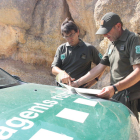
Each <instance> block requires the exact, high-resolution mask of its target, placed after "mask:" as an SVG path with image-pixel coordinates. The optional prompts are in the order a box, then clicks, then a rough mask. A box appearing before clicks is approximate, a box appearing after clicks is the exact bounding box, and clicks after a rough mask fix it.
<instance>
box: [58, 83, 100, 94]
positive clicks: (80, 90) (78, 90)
mask: <svg viewBox="0 0 140 140" xmlns="http://www.w3.org/2000/svg"><path fill="white" fill-rule="evenodd" d="M58 83H59V82H58ZM59 84H60V85H61V86H62V87H64V88H67V89H68V90H70V91H71V92H73V93H78V94H90V95H96V94H98V93H100V92H101V90H99V89H87V88H74V87H71V86H68V85H66V84H63V83H59Z"/></svg>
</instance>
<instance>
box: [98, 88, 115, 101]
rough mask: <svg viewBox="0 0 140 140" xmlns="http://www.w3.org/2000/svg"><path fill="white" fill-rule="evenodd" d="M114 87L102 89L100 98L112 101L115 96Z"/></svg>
mask: <svg viewBox="0 0 140 140" xmlns="http://www.w3.org/2000/svg"><path fill="white" fill-rule="evenodd" d="M114 92H115V91H114V88H113V86H107V87H104V88H103V89H102V91H101V92H100V93H99V94H98V95H97V96H98V97H100V98H106V99H110V98H111V97H112V96H113V95H114Z"/></svg>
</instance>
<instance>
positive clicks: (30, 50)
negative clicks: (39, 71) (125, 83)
mask: <svg viewBox="0 0 140 140" xmlns="http://www.w3.org/2000/svg"><path fill="white" fill-rule="evenodd" d="M111 11H112V12H115V13H117V14H119V15H120V16H121V18H122V21H123V23H124V28H128V29H129V30H131V31H135V32H136V33H140V2H139V0H131V1H128V0H121V1H120V0H86V1H85V0H28V1H27V0H20V1H19V0H7V1H5V0H2V1H1V2H0V50H1V51H0V59H1V60H3V59H7V58H10V59H13V60H15V61H22V62H23V63H25V64H31V65H41V66H49V67H50V64H51V62H52V61H53V57H54V54H55V51H56V48H57V47H58V46H59V45H60V44H61V43H63V42H65V40H64V39H63V38H62V36H61V32H60V26H61V23H62V22H63V21H64V19H65V18H66V17H70V18H72V19H73V20H74V21H75V23H76V24H77V25H78V26H79V28H80V37H81V38H82V39H83V40H84V41H86V42H89V43H91V44H93V45H94V46H96V47H97V49H98V50H99V51H100V52H101V53H102V54H104V53H105V51H106V48H107V45H108V40H107V39H103V37H102V36H98V35H95V32H96V31H97V29H98V28H99V23H100V19H101V17H102V16H103V15H104V14H105V13H107V12H111ZM105 76H106V75H105ZM107 81H109V79H107ZM107 84H108V83H107ZM102 85H103V84H102Z"/></svg>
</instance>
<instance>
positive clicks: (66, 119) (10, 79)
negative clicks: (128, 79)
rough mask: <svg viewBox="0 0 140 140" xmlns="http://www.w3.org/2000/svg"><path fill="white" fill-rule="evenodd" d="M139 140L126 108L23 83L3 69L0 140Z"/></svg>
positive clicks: (57, 88) (136, 127) (0, 77)
mask: <svg viewBox="0 0 140 140" xmlns="http://www.w3.org/2000/svg"><path fill="white" fill-rule="evenodd" d="M7 139H8V140H140V134H139V126H138V122H137V120H136V117H135V116H134V115H133V113H132V112H131V111H130V110H129V109H128V108H127V107H125V106H124V105H123V104H121V103H119V102H115V101H111V100H104V99H100V98H97V97H94V96H92V97H90V98H88V97H83V96H80V95H78V94H73V93H72V92H70V91H68V90H67V89H65V88H61V87H56V86H49V85H40V84H34V83H24V82H23V81H21V80H20V79H19V78H17V77H15V76H12V75H10V74H8V73H7V72H5V71H4V70H2V69H0V140H7Z"/></svg>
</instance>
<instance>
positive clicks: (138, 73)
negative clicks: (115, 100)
mask: <svg viewBox="0 0 140 140" xmlns="http://www.w3.org/2000/svg"><path fill="white" fill-rule="evenodd" d="M138 81H140V67H136V68H135V69H134V71H133V72H132V73H130V74H129V75H128V76H127V77H126V78H125V79H123V80H121V81H120V82H118V83H116V84H115V86H116V88H117V90H118V91H122V90H124V89H127V88H129V87H131V86H133V85H134V84H136V83H137V82H138Z"/></svg>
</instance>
